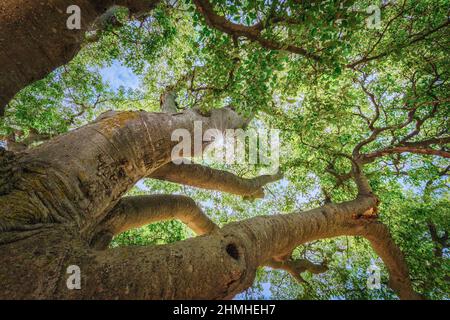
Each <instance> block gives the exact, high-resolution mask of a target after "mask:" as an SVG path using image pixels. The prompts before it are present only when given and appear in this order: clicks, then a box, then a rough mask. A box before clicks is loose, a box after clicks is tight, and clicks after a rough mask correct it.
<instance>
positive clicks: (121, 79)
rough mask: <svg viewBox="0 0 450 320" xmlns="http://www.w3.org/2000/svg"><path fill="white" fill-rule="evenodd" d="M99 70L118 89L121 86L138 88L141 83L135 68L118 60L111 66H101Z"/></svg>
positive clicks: (114, 88)
mask: <svg viewBox="0 0 450 320" xmlns="http://www.w3.org/2000/svg"><path fill="white" fill-rule="evenodd" d="M99 72H100V74H101V76H102V78H103V80H104V81H105V82H107V83H109V85H110V86H111V88H112V89H113V90H118V89H119V88H120V87H124V88H125V89H137V88H139V86H140V84H141V80H140V79H139V77H138V76H137V75H136V74H135V73H134V72H133V70H131V69H130V68H128V67H126V66H124V65H122V64H121V63H120V61H118V60H115V61H114V62H113V63H112V64H111V66H109V67H104V68H101V69H100V70H99Z"/></svg>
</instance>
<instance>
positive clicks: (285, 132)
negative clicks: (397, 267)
mask: <svg viewBox="0 0 450 320" xmlns="http://www.w3.org/2000/svg"><path fill="white" fill-rule="evenodd" d="M195 2H196V1H194V3H195ZM199 2H202V1H199ZM194 3H193V2H191V1H168V2H164V3H161V4H160V5H159V6H158V7H157V8H156V9H155V10H153V11H152V12H151V13H149V14H148V15H144V16H141V17H139V18H137V19H130V17H129V16H128V13H127V10H126V9H117V10H115V11H114V12H112V13H111V16H110V17H109V18H108V19H107V21H106V23H105V25H104V27H103V28H102V29H101V30H98V31H96V32H92V33H90V34H88V35H87V36H86V42H85V46H84V48H83V49H82V51H81V52H80V53H79V54H78V56H77V57H76V58H75V59H74V60H73V61H72V62H71V63H70V64H68V65H66V66H64V67H61V68H58V69H57V70H55V71H54V72H52V73H51V74H50V75H48V76H47V77H46V78H45V79H43V80H41V81H38V82H36V83H34V84H33V85H31V86H29V87H27V88H25V89H24V90H22V91H21V92H20V93H19V94H18V95H17V96H16V97H15V99H14V100H13V101H11V102H10V104H9V106H8V109H7V111H6V117H5V118H3V119H2V120H1V124H0V134H2V135H3V137H4V139H5V140H7V139H10V140H14V141H15V142H17V143H19V142H21V141H23V142H27V143H30V144H33V143H34V144H36V143H40V140H39V139H35V140H33V139H31V138H32V137H34V136H39V137H41V138H42V137H47V138H48V137H51V136H55V135H58V134H61V133H64V132H66V131H68V130H70V129H72V128H76V127H78V126H81V125H83V124H85V123H87V122H89V121H92V120H93V119H94V118H95V116H97V115H99V114H100V113H101V112H103V111H105V110H108V109H116V110H125V109H143V110H147V111H159V99H160V95H161V94H162V93H164V92H166V91H168V90H171V91H176V92H177V94H178V99H177V101H178V108H179V109H180V110H182V109H186V108H193V107H198V108H201V109H204V110H210V109H212V108H218V107H221V106H224V105H228V104H229V105H232V106H234V107H235V108H236V109H237V110H239V111H240V112H242V113H244V114H246V115H250V114H253V115H255V118H254V120H253V121H252V123H251V124H250V126H251V127H255V128H276V129H280V130H281V139H282V150H281V158H280V160H281V168H282V171H283V172H284V175H285V178H284V179H283V180H281V181H280V182H277V183H275V184H272V185H270V186H268V188H267V191H266V197H265V198H264V199H261V200H256V201H244V200H243V199H240V198H239V197H236V196H232V195H228V194H222V193H218V192H211V191H203V190H198V189H193V188H187V187H181V186H178V185H175V184H171V183H164V182H161V181H155V180H150V179H148V180H146V181H143V182H141V183H140V184H139V185H138V186H137V187H135V189H133V190H132V193H135V194H138V193H142V194H145V193H179V194H188V195H189V196H191V197H193V198H194V199H195V200H196V201H197V202H198V203H199V204H200V205H201V207H202V208H204V210H205V212H206V213H207V214H208V215H209V216H210V217H212V218H213V220H214V221H216V222H217V223H218V224H220V225H223V224H225V223H228V222H231V221H236V220H241V219H244V218H248V217H252V216H255V215H259V214H273V213H284V212H290V211H292V210H294V209H299V208H300V209H307V208H314V207H316V206H318V205H321V204H323V203H324V202H325V201H333V202H340V201H343V200H348V199H351V198H352V197H354V195H355V187H354V185H353V183H352V182H351V180H349V179H348V178H346V174H347V173H348V172H349V170H350V167H351V160H350V158H351V157H352V154H354V152H355V150H357V151H358V152H359V153H360V154H363V155H366V158H367V159H366V161H365V163H366V165H365V167H364V170H365V172H366V175H367V176H368V178H369V180H370V184H371V186H372V188H373V190H374V192H375V193H376V194H377V196H378V197H379V198H380V200H381V205H380V211H379V216H380V219H381V220H382V221H383V222H385V223H386V224H387V225H388V226H389V228H390V230H391V232H392V233H393V235H394V238H395V240H396V242H397V244H398V245H399V246H400V247H401V249H402V250H403V252H404V253H405V255H406V258H407V261H408V264H409V267H410V271H411V278H412V281H413V284H414V287H415V289H416V290H417V291H419V292H420V293H422V294H424V295H425V296H427V297H429V298H437V299H442V298H447V299H448V298H449V294H450V287H449V284H448V281H449V272H450V264H449V260H448V248H447V247H446V245H447V244H448V242H447V241H448V239H446V237H447V235H448V230H449V227H450V225H449V223H450V219H449V217H450V203H449V198H448V169H449V163H448V158H446V157H442V156H440V155H439V154H438V152H435V153H430V152H428V151H427V152H422V151H420V152H419V153H417V152H394V151H393V152H387V153H384V154H377V152H378V151H380V150H385V151H386V150H392V148H398V147H404V146H413V147H417V148H419V149H420V150H425V149H426V150H437V151H439V152H447V150H448V148H447V147H446V146H445V143H444V144H443V143H437V140H436V139H445V138H447V139H448V135H449V115H450V112H449V110H450V108H449V107H450V105H449V102H450V101H449V98H448V91H449V71H450V64H449V54H448V48H449V39H450V33H449V29H448V9H449V2H448V0H431V1H428V0H420V1H417V0H398V1H382V2H381V1H329V0H328V1H316V2H315V1H294V0H287V1H278V0H276V1H223V0H219V1H214V10H215V13H217V14H219V15H222V16H225V17H226V18H227V19H228V20H229V21H230V22H231V23H232V24H235V25H238V24H239V25H240V26H246V27H247V28H255V26H256V28H259V29H258V30H260V31H259V33H258V37H259V38H253V39H252V37H249V36H246V34H245V33H238V32H235V31H234V30H231V31H229V32H227V30H222V29H223V28H222V29H221V28H220V27H219V28H217V26H216V27H215V28H214V27H212V26H211V25H210V23H207V21H206V20H205V16H204V15H202V14H200V13H199V11H198V10H197V7H196V5H195V4H194ZM375 7H376V8H378V9H379V10H380V13H381V16H380V21H379V25H377V24H376V23H377V21H376V16H374V14H375V13H374V12H376V10H375V9H376V8H375ZM374 8H375V9H374ZM374 19H375V20H374ZM249 30H250V29H249ZM251 30H253V29H251ZM224 31H225V32H224ZM261 39H262V40H261ZM298 48H302V49H304V52H303V51H299V50H298ZM111 73H112V77H113V78H114V80H115V81H108V79H107V78H108V77H106V76H107V75H108V74H111ZM123 74H128V76H130V74H131V77H134V78H136V79H137V85H130V81H129V79H128V81H127V79H126V78H124V79H125V80H123V81H122V82H120V81H118V80H117V79H116V78H119V79H120V77H121V76H122V75H123ZM118 84H119V85H118ZM120 84H122V86H120ZM27 139H28V140H27ZM430 139H435V140H433V141H431V142H430ZM424 141H425V142H427V143H425V144H423V142H424ZM445 141H446V143H447V145H448V140H445ZM421 148H422V149H421ZM217 166H218V167H220V166H222V167H223V165H220V166H219V165H217ZM225 167H226V169H227V170H230V171H233V172H235V173H237V174H238V175H241V176H245V177H250V176H254V175H256V174H259V173H264V171H265V169H266V168H265V167H263V166H253V167H249V166H247V165H231V166H230V165H228V166H225ZM191 235H192V233H191V231H190V230H188V229H187V228H186V227H185V226H183V225H182V224H181V223H178V222H176V221H172V222H164V223H157V224H153V225H149V226H146V227H144V228H141V229H137V230H132V231H128V232H126V233H124V234H121V235H119V236H118V237H117V238H116V239H115V241H114V243H113V246H120V245H144V244H162V243H170V242H174V241H177V240H181V239H184V238H186V237H189V236H191ZM442 239H444V240H442ZM295 254H296V255H298V256H303V257H306V258H308V259H310V260H312V261H316V262H321V261H323V260H324V259H325V260H326V261H328V265H329V270H328V272H326V273H323V274H320V275H312V274H308V273H305V274H303V275H302V276H303V278H304V280H305V281H304V282H303V283H300V284H299V283H297V282H295V280H294V279H292V278H291V277H290V276H289V275H288V274H286V273H285V272H283V271H275V270H270V269H261V270H260V272H259V273H258V276H257V280H256V282H255V284H254V286H253V287H252V288H251V289H250V290H248V291H247V292H245V293H243V294H242V295H241V296H240V297H241V298H260V297H265V298H267V297H272V298H289V299H297V298H298V299H333V298H334V299H366V298H373V299H388V298H394V297H395V295H394V294H393V292H392V291H391V290H390V289H389V288H388V287H387V285H386V282H387V275H386V273H385V272H384V270H382V286H381V289H378V290H368V289H367V287H366V281H367V272H366V270H367V268H368V267H369V265H372V264H376V265H377V266H379V267H380V268H383V264H382V262H381V261H380V260H379V259H378V258H377V256H376V255H375V254H374V253H373V251H372V249H371V248H370V246H369V245H368V243H367V242H366V241H365V240H362V239H359V238H351V237H342V238H338V239H331V240H323V241H317V242H314V243H311V244H309V245H307V246H302V247H299V248H297V249H296V251H295Z"/></svg>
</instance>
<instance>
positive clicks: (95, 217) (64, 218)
mask: <svg viewBox="0 0 450 320" xmlns="http://www.w3.org/2000/svg"><path fill="white" fill-rule="evenodd" d="M194 121H202V123H203V128H204V129H205V130H206V129H209V128H217V129H219V130H222V131H223V130H225V129H227V128H238V127H241V126H242V125H243V124H244V121H243V120H242V119H241V118H240V117H239V116H237V114H236V113H235V112H234V111H233V110H231V109H229V108H224V109H219V110H213V111H212V113H211V115H209V116H207V117H206V116H202V115H201V114H199V113H198V112H197V111H195V110H189V111H186V112H184V113H176V114H165V113H146V112H108V113H106V114H104V115H102V116H101V117H100V118H99V119H98V120H96V121H95V122H93V123H91V124H89V125H86V126H84V127H82V128H79V129H77V130H74V131H71V132H69V133H67V134H64V135H62V136H59V137H57V138H54V139H53V140H50V141H49V142H47V143H45V144H43V145H41V146H39V147H37V148H35V149H31V150H29V151H27V152H24V153H18V154H15V155H12V154H10V153H8V152H5V151H3V154H2V157H1V159H2V167H3V168H4V169H5V170H2V172H1V173H2V177H1V178H2V179H1V181H2V185H1V188H0V190H1V196H0V230H1V232H0V265H1V268H0V283H1V284H2V286H1V289H0V298H102V299H113V298H124V299H126V298H138V299H145V298H152V299H169V298H170V299H174V298H208V299H211V298H212V299H220V298H231V297H233V296H234V295H235V294H237V293H239V292H241V291H242V290H244V289H246V288H248V287H249V286H250V285H251V284H252V282H253V279H254V277H255V272H256V269H257V268H258V267H259V266H262V265H265V264H267V262H268V261H271V260H273V259H279V258H280V257H283V256H286V255H287V254H288V253H289V252H291V251H292V250H293V249H294V248H295V247H296V246H298V245H301V244H303V243H306V242H309V241H313V240H317V239H323V238H329V237H336V236H340V235H359V236H363V237H366V238H367V239H368V240H369V241H371V243H372V245H373V247H374V248H375V250H376V251H377V253H378V254H379V255H380V256H381V257H382V258H383V260H384V261H385V263H386V266H387V268H388V270H389V272H390V276H391V277H390V278H391V286H392V288H393V289H394V290H395V291H396V292H397V293H398V294H399V296H400V297H401V298H418V296H417V295H416V294H415V293H414V291H413V290H412V289H411V283H410V281H409V276H408V270H407V268H406V264H405V262H404V260H403V258H402V255H401V253H400V251H399V250H398V248H397V247H396V246H395V244H394V243H393V242H392V240H391V238H390V236H389V232H388V231H387V230H386V228H385V227H384V226H383V225H381V224H379V223H378V222H376V221H373V220H372V219H369V218H367V216H369V217H370V214H371V213H372V212H373V211H374V210H375V208H376V205H377V199H376V198H375V197H374V196H373V195H371V192H370V189H369V187H368V184H367V181H365V180H364V179H362V178H358V177H359V176H360V175H358V174H357V173H358V172H355V176H356V177H357V179H356V181H357V184H358V187H359V190H360V196H358V198H357V199H356V200H354V201H350V202H347V203H342V204H336V205H335V204H328V205H326V206H324V207H322V208H319V209H315V210H311V211H308V212H296V213H292V214H285V215H276V216H261V217H256V218H252V219H248V220H245V221H241V222H237V223H232V224H229V225H226V226H225V227H223V228H222V229H219V228H217V227H215V225H214V224H213V223H212V222H211V221H210V220H209V219H208V218H207V217H206V216H205V215H204V214H203V212H201V210H200V209H199V208H198V207H196V205H195V204H194V203H193V202H192V201H189V200H188V199H185V198H183V197H179V196H169V197H170V198H164V196H149V197H141V198H139V197H138V198H122V195H123V194H124V193H125V192H126V191H127V190H129V188H131V187H132V186H133V185H134V184H135V183H136V182H137V181H138V180H139V179H141V178H143V177H148V176H152V175H153V174H155V175H156V176H157V177H158V178H161V177H162V176H164V175H163V172H164V170H163V169H161V168H162V167H164V166H166V165H167V163H168V162H169V161H170V157H171V150H172V148H173V146H174V145H175V143H177V142H174V141H171V133H172V132H173V130H175V129H178V128H184V129H188V130H189V131H190V132H193V130H194V124H193V123H194ZM170 166H172V165H170ZM200 169H201V170H202V171H203V170H206V169H205V168H200ZM181 170H183V169H181ZM196 173H197V172H196V170H192V174H193V176H192V180H191V181H192V182H191V183H189V177H188V176H187V175H186V172H185V173H184V174H183V175H181V176H180V181H182V182H183V183H187V184H191V185H198V186H204V185H205V181H206V180H202V179H199V177H198V175H197V174H196ZM214 176H215V175H214V174H211V175H210V177H209V179H212V178H213V177H214ZM222 176H223V173H217V174H216V177H217V178H218V179H220V180H221V183H218V188H219V189H224V190H231V191H232V190H235V193H239V192H241V193H242V194H244V195H245V194H246V192H247V191H248V190H247V189H246V188H242V186H245V185H247V186H251V187H252V188H250V189H251V190H259V189H260V187H261V183H262V182H261V181H266V182H269V181H273V178H268V177H265V178H262V179H256V180H252V181H253V182H255V181H259V184H253V183H250V184H246V183H243V181H244V180H239V179H231V178H230V179H225V180H224V179H222ZM168 178H169V180H174V179H173V176H170V175H169V177H168ZM211 183H212V182H211V181H210V182H209V184H207V185H206V187H208V186H211ZM227 183H229V184H235V185H236V187H237V189H234V188H231V187H229V186H227V185H226V184H227ZM165 197H167V196H165ZM174 218H176V219H180V220H181V221H183V222H185V223H186V224H187V225H189V226H190V227H191V228H192V229H193V230H194V231H196V232H197V233H198V234H204V235H203V236H199V237H196V238H192V239H189V240H186V241H182V242H178V243H175V244H171V245H164V246H151V247H137V248H136V247H133V248H115V249H107V250H103V249H105V248H106V246H107V244H108V242H109V241H110V239H111V237H112V236H113V235H114V234H117V233H119V232H122V231H124V230H127V229H129V228H132V227H136V226H140V225H144V224H147V223H150V222H153V221H157V220H166V219H174ZM70 265H77V266H79V267H80V268H81V279H82V283H81V289H80V290H69V289H68V288H67V286H66V280H67V278H68V276H69V275H68V274H66V270H67V268H68V267H69V266H70Z"/></svg>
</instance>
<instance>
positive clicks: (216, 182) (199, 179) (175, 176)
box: [149, 162, 282, 198]
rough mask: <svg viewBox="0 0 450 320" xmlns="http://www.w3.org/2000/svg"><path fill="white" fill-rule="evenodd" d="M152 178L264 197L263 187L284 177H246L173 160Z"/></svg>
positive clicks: (253, 196) (251, 196) (279, 175)
mask: <svg viewBox="0 0 450 320" xmlns="http://www.w3.org/2000/svg"><path fill="white" fill-rule="evenodd" d="M149 177H150V178H154V179H159V180H165V181H171V182H176V183H180V184H184V185H189V186H193V187H197V188H203V189H208V190H217V191H223V192H228V193H232V194H236V195H241V196H246V197H250V198H262V197H264V190H263V187H264V186H265V185H266V184H268V183H270V182H274V181H277V180H279V179H281V178H282V175H281V174H280V173H278V174H275V175H262V176H259V177H256V178H252V179H244V178H241V177H238V176H236V175H235V174H233V173H231V172H227V171H222V170H216V169H212V168H209V167H206V166H202V165H199V164H180V165H176V164H174V163H172V162H170V163H168V164H166V165H164V166H163V167H161V168H160V169H158V170H156V171H155V172H153V173H152V174H151V175H150V176H149Z"/></svg>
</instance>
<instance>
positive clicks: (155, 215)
mask: <svg viewBox="0 0 450 320" xmlns="http://www.w3.org/2000/svg"><path fill="white" fill-rule="evenodd" d="M174 219H178V220H180V221H181V222H183V223H184V224H186V225H187V226H188V227H189V228H190V229H192V230H193V231H194V232H195V233H196V234H197V235H202V234H207V233H211V232H213V231H214V230H218V227H217V225H216V224H215V223H214V222H213V221H212V220H211V219H209V218H208V216H207V215H205V214H204V213H203V211H202V210H201V209H200V208H199V207H198V206H197V204H196V203H195V201H194V200H192V199H191V198H189V197H186V196H182V195H165V194H158V195H145V196H133V197H124V198H122V199H121V200H120V201H119V203H118V204H117V205H116V206H115V207H114V208H113V209H112V210H111V211H110V212H109V213H108V215H107V216H106V217H105V219H104V220H103V221H102V222H101V223H100V224H99V226H98V227H97V231H96V233H95V235H94V237H93V240H92V241H91V246H92V247H94V248H96V249H105V248H106V247H107V245H108V244H109V242H110V241H111V239H112V237H113V236H114V235H117V234H119V233H121V232H124V231H127V230H129V229H133V228H139V227H141V226H144V225H147V224H150V223H153V222H159V221H166V220H174Z"/></svg>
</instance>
